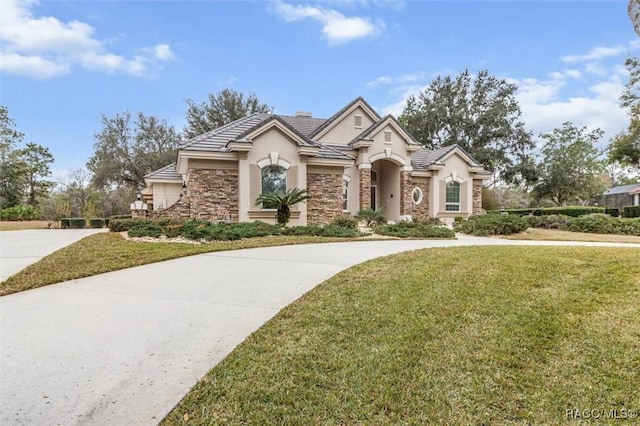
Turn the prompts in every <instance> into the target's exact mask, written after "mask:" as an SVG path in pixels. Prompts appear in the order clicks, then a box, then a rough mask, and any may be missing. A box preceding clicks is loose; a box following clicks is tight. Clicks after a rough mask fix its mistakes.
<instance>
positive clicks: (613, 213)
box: [604, 207, 620, 217]
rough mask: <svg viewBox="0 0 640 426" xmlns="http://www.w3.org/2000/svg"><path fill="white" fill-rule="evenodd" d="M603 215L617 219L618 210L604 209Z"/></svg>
mask: <svg viewBox="0 0 640 426" xmlns="http://www.w3.org/2000/svg"><path fill="white" fill-rule="evenodd" d="M604 214H608V215H609V216H613V217H619V216H620V209H614V208H608V207H605V209H604Z"/></svg>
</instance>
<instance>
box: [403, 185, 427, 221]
mask: <svg viewBox="0 0 640 426" xmlns="http://www.w3.org/2000/svg"><path fill="white" fill-rule="evenodd" d="M430 182H431V178H423V179H411V182H410V185H409V195H408V197H409V204H410V205H411V208H410V210H409V213H407V214H410V215H411V216H413V217H415V218H418V219H427V218H429V216H430V214H429V213H430V212H429V183H430ZM415 187H418V188H420V190H421V191H422V201H421V202H420V204H418V205H416V204H414V203H413V199H412V198H411V192H412V191H413V188H415Z"/></svg>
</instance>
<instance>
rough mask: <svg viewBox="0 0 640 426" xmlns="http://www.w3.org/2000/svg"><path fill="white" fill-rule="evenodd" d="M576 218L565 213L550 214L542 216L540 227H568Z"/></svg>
mask: <svg viewBox="0 0 640 426" xmlns="http://www.w3.org/2000/svg"><path fill="white" fill-rule="evenodd" d="M573 219H574V218H571V217H569V216H566V215H563V214H550V215H547V216H542V221H541V222H540V225H539V226H538V228H544V229H562V230H564V229H568V228H569V226H570V225H571V221H572V220H573Z"/></svg>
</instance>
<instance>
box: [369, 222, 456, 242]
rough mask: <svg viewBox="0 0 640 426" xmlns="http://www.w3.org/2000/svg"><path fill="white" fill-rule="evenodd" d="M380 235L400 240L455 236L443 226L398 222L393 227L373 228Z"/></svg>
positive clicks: (381, 226) (380, 226)
mask: <svg viewBox="0 0 640 426" xmlns="http://www.w3.org/2000/svg"><path fill="white" fill-rule="evenodd" d="M374 230H375V232H376V233H377V234H380V235H388V236H391V237H400V238H455V236H456V234H455V232H453V231H452V230H451V229H449V228H446V227H444V226H436V225H431V224H428V223H420V222H398V223H396V224H393V225H379V226H376V227H375V228H374Z"/></svg>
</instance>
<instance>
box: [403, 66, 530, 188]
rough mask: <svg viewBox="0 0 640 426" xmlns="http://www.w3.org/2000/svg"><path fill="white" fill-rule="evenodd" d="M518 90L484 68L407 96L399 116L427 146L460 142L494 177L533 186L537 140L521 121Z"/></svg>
mask: <svg viewBox="0 0 640 426" xmlns="http://www.w3.org/2000/svg"><path fill="white" fill-rule="evenodd" d="M516 90H517V86H516V85H515V84H511V83H508V82H507V81H506V80H505V79H502V78H497V77H494V76H492V75H490V74H489V72H488V71H486V70H484V71H480V72H479V73H478V74H477V75H476V76H473V75H471V74H470V73H469V71H468V70H464V71H462V72H461V73H460V74H459V75H458V76H456V77H454V78H452V77H450V76H445V77H443V76H438V77H436V78H435V79H434V80H433V81H432V82H431V84H430V85H429V87H427V88H426V89H425V90H423V91H422V92H420V93H419V94H418V95H417V96H411V97H409V99H408V100H407V104H406V105H405V107H404V110H403V112H402V115H401V116H400V117H399V120H400V122H401V123H402V124H403V125H404V126H405V127H406V128H407V130H409V132H411V133H412V134H413V135H414V136H415V137H416V138H417V139H418V140H419V141H420V142H421V143H422V144H423V145H424V146H425V147H427V148H431V149H434V148H440V147H443V146H447V145H453V144H458V145H460V146H461V147H462V148H464V149H465V150H467V151H468V152H469V153H470V154H471V155H472V156H473V157H474V158H476V159H477V160H478V161H479V162H480V163H482V164H483V165H484V166H485V167H486V168H487V169H488V170H490V171H491V172H492V173H494V175H495V176H496V177H499V178H501V179H503V180H505V181H507V182H515V183H525V184H530V183H532V182H534V181H535V180H536V177H537V174H536V171H535V168H534V164H535V163H534V162H533V161H532V158H531V155H530V151H531V149H532V148H533V147H534V143H533V140H532V137H531V132H527V131H526V130H525V128H524V123H523V122H522V121H520V115H521V111H520V106H519V105H518V102H517V100H516V98H515V92H516Z"/></svg>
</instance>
